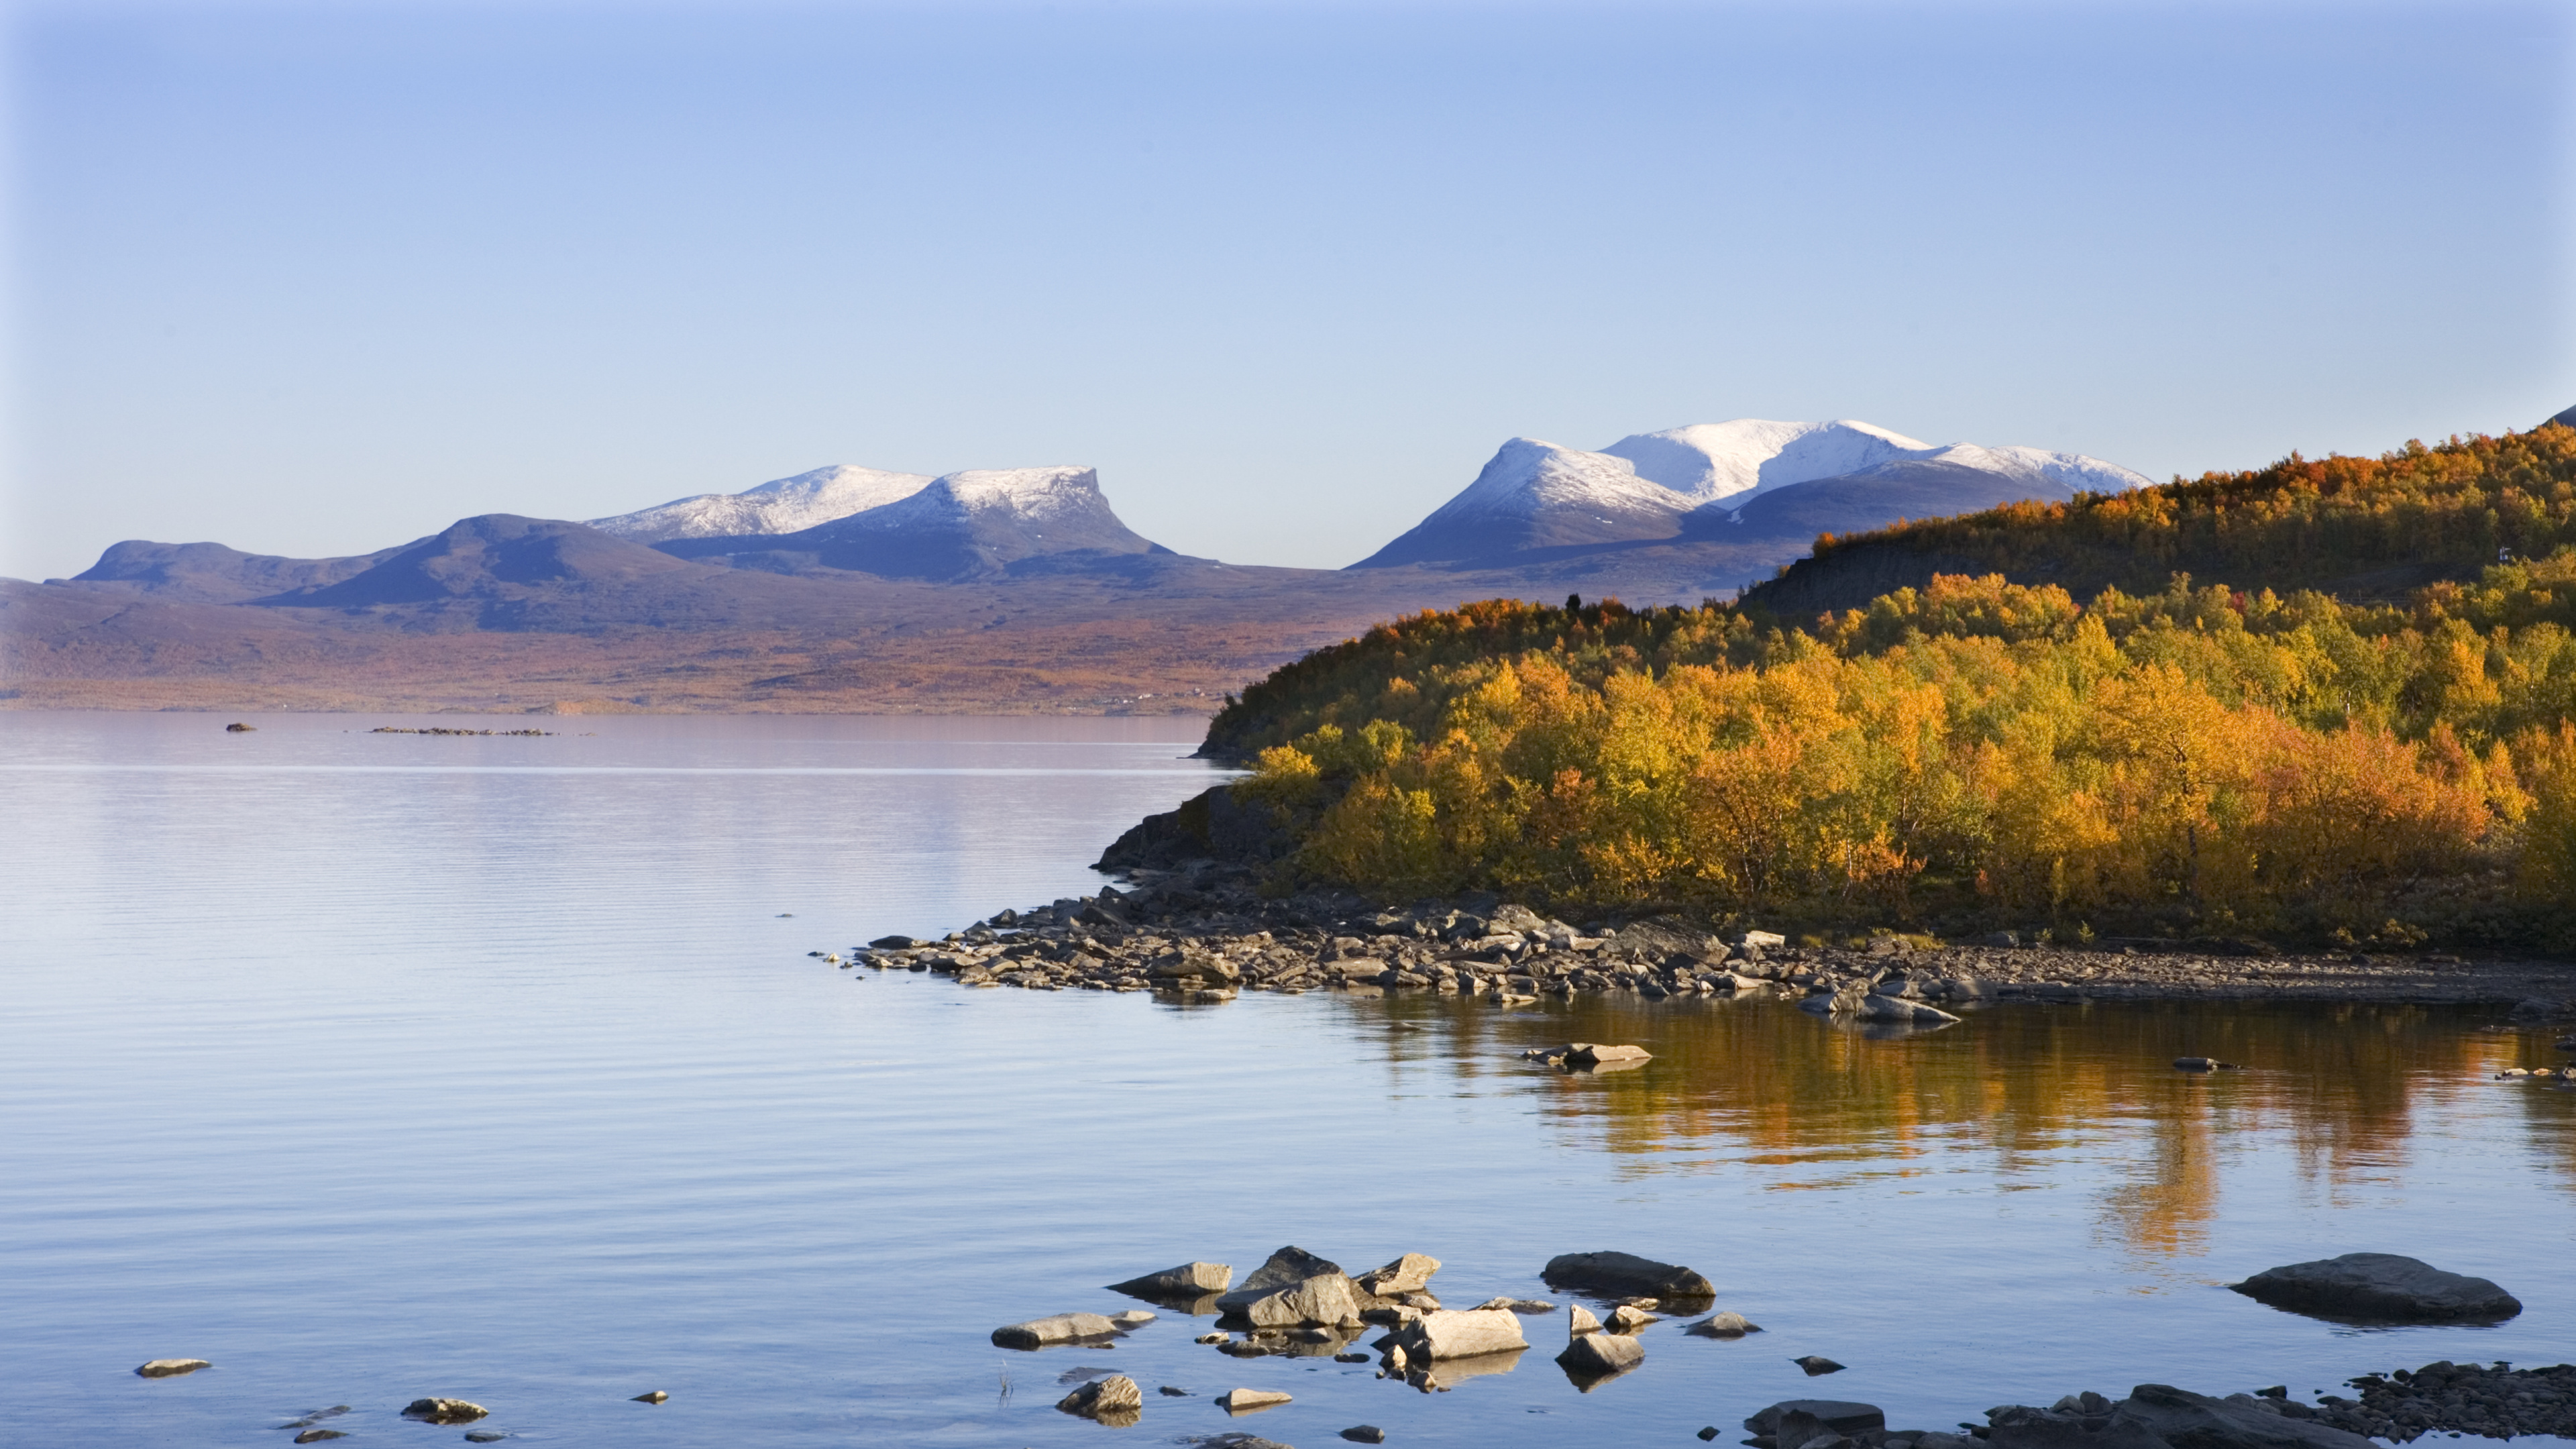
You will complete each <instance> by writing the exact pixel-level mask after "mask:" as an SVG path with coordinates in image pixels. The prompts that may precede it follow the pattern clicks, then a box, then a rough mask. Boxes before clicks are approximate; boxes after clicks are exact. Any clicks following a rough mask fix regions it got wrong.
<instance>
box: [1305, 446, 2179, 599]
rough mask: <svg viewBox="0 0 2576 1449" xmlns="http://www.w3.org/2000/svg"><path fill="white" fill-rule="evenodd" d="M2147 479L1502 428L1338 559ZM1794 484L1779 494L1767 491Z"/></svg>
mask: <svg viewBox="0 0 2576 1449" xmlns="http://www.w3.org/2000/svg"><path fill="white" fill-rule="evenodd" d="M2149 481H2150V480H2149V479H2148V478H2146V477H2145V475H2143V474H2139V473H2135V472H2132V471H2130V470H2129V469H2126V468H2123V467H2120V466H2119V465H2117V464H2114V463H2106V462H2104V461H2102V460H2101V459H2098V458H2092V457H2087V456H2085V455H2084V454H2081V453H2063V452H2051V451H2048V450H2045V449H2040V448H2028V447H1985V446H1981V445H1978V444H1975V443H1953V444H1950V445H1948V446H1935V445H1933V444H1930V443H1925V442H1921V441H1918V440H1917V439H1914V438H1909V437H1906V436H1905V435H1904V434H1901V433H1896V432H1892V431H1890V430H1888V429H1886V428H1882V427H1879V426H1877V425H1876V424H1872V423H1864V422H1859V421H1855V420H1851V419H1841V420H1837V421H1833V422H1824V423H1797V422H1773V421H1770V420H1767V419H1760V418H1739V419H1737V420H1735V421H1733V422H1725V423H1698V424H1693V425H1691V426H1689V427H1682V428H1672V429H1667V430H1666V431H1663V432H1659V433H1638V434H1633V435H1631V436H1629V437H1625V438H1622V439H1620V440H1619V441H1618V442H1616V443H1613V444H1611V445H1610V446H1609V447H1607V448H1604V449H1602V450H1601V451H1599V452H1597V453H1587V452H1582V451H1580V450H1577V449H1573V448H1566V447H1562V446H1559V445H1557V444H1555V443H1549V442H1544V441H1541V440H1539V439H1535V438H1514V439H1512V440H1511V441H1509V442H1507V443H1505V444H1504V445H1503V447H1502V449H1501V451H1499V452H1497V453H1496V454H1495V455H1494V457H1493V460H1492V461H1491V462H1489V463H1487V464H1486V465H1485V467H1484V470H1483V471H1482V472H1480V473H1479V474H1478V475H1477V477H1476V481H1475V482H1474V483H1471V484H1469V485H1468V486H1467V487H1466V488H1465V489H1464V490H1462V491H1461V492H1459V493H1458V494H1457V496H1455V497H1453V498H1451V499H1450V500H1449V501H1448V502H1446V503H1444V504H1442V505H1441V506H1440V507H1439V508H1438V509H1436V510H1434V511H1433V512H1432V514H1431V515H1430V516H1429V517H1427V518H1425V519H1424V520H1423V521H1422V522H1421V523H1419V524H1416V525H1415V526H1414V527H1413V528H1411V529H1409V530H1407V531H1406V532H1405V533H1404V534H1402V535H1400V536H1399V537H1397V538H1396V539H1395V540H1394V541H1393V542H1391V543H1389V544H1387V545H1386V546H1385V547H1384V548H1381V549H1379V550H1378V551H1377V552H1376V553H1374V554H1371V555H1369V556H1368V557H1367V558H1365V559H1362V560H1361V561H1360V562H1359V563H1357V564H1354V565H1352V567H1354V568H1389V567H1395V566H1398V565H1404V564H1428V565H1434V566H1440V567H1450V568H1476V569H1491V568H1502V567H1509V566H1510V565H1511V564H1512V562H1513V561H1514V560H1515V559H1527V558H1533V557H1541V556H1543V557H1548V558H1552V559H1562V558H1564V557H1566V556H1568V552H1569V550H1570V549H1574V548H1582V547H1590V548H1600V549H1620V548H1633V547H1634V546H1635V545H1636V544H1637V543H1639V542H1641V541H1650V540H1664V539H1670V540H1676V541H1679V542H1684V543H1688V542H1702V541H1705V542H1730V543H1743V542H1750V541H1752V540H1754V539H1757V538H1759V539H1772V538H1790V537H1794V536H1798V535H1799V533H1800V530H1804V534H1803V536H1804V537H1806V538H1813V537H1815V536H1817V535H1818V534H1822V533H1842V532H1857V531H1864V530H1867V529H1872V528H1881V527H1885V526H1886V525H1888V524H1891V523H1894V522H1896V521H1898V520H1899V519H1904V518H1921V517H1930V516H1935V515H1936V514H1942V513H1953V512H1959V511H1963V510H1971V509H1978V508H1988V507H1992V506H1994V505H1996V504H1999V503H2007V502H2016V501H2020V500H2022V499H2028V498H2047V499H2057V500H2063V499H2066V498H2071V497H2073V496H2074V495H2075V494H2077V493H2079V492H2117V491H2124V490H2126V489H2130V488H2135V487H2138V486H2141V485H2143V484H2146V483H2147V482H2149ZM1799 490H1806V491H1805V492H1804V493H1803V494H1802V495H1801V496H1799V497H1797V498H1796V499H1795V500H1794V501H1782V502H1776V503H1775V502H1772V501H1771V500H1774V499H1783V500H1785V499H1786V498H1787V495H1790V494H1793V493H1798V492H1799ZM1786 561H1787V560H1786V559H1781V560H1778V561H1777V562H1786ZM1764 572H1767V569H1765V570H1764ZM1754 577H1760V574H1756V575H1754ZM1735 582H1751V579H1749V578H1748V579H1744V580H1741V581H1735ZM1730 586H1732V584H1731V585H1730Z"/></svg>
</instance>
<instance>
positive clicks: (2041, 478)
mask: <svg viewBox="0 0 2576 1449" xmlns="http://www.w3.org/2000/svg"><path fill="white" fill-rule="evenodd" d="M1924 461H1925V462H1930V463H1956V464H1959V465H1960V466H1962V467H1967V468H1976V469H1981V470H1983V471H1985V472H1988V473H2000V474H2003V475H2004V476H2006V477H2010V478H2020V479H2025V480H2027V481H2029V482H2032V483H2035V484H2036V483H2051V484H2055V485H2057V486H2058V487H2060V488H2063V489H2065V490H2067V491H2069V492H2075V493H2125V492H2127V491H2128V490H2129V489H2132V488H2144V487H2146V486H2147V485H2149V484H2151V483H2153V482H2154V481H2155V480H2154V479H2152V478H2150V477H2148V476H2147V475H2146V474H2144V473H2139V472H2133V471H2132V470H2130V469H2127V468H2123V467H2121V466H2120V465H2119V464H2117V463H2106V462H2103V461H2102V460H2101V459H2099V458H2088V457H2086V456H2085V455H2084V454H2082V453H2052V452H2050V451H2048V450H2047V449H2045V448H2021V447H2001V448H1987V447H1980V446H1979V445H1977V444H1975V443H1953V444H1951V445H1950V446H1949V447H1946V448H1940V449H1936V450H1935V451H1933V452H1932V453H1930V454H1929V455H1927V456H1926V457H1925V459H1924Z"/></svg>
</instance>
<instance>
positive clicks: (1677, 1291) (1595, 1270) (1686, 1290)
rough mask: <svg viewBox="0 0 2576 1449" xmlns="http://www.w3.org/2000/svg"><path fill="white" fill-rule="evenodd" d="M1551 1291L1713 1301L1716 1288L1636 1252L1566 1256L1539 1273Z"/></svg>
mask: <svg viewBox="0 0 2576 1449" xmlns="http://www.w3.org/2000/svg"><path fill="white" fill-rule="evenodd" d="M1539 1276H1541V1277H1543V1278H1545V1279H1546V1280H1547V1284H1548V1286H1549V1287H1551V1288H1566V1289H1580V1290H1582V1291H1585V1292H1590V1293H1607V1294H1616V1295H1629V1294H1635V1295H1638V1296H1642V1297H1648V1298H1714V1297H1716V1296H1717V1285H1716V1284H1714V1283H1711V1282H1709V1281H1708V1280H1707V1279H1706V1278H1703V1277H1701V1276H1700V1275H1699V1274H1697V1273H1694V1272H1692V1271H1691V1270H1690V1269H1688V1268H1684V1267H1681V1266H1678V1265H1676V1264H1672V1263H1658V1262H1656V1261H1655V1260H1653V1259H1652V1258H1640V1257H1638V1256H1637V1255H1635V1254H1634V1253H1565V1254H1560V1255H1559V1256H1557V1257H1554V1258H1550V1259H1548V1260H1547V1267H1546V1268H1545V1269H1544V1270H1543V1271H1542V1272H1541V1273H1540V1275H1539Z"/></svg>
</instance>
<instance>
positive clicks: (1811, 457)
mask: <svg viewBox="0 0 2576 1449" xmlns="http://www.w3.org/2000/svg"><path fill="white" fill-rule="evenodd" d="M1601 451H1602V452H1604V453H1607V454H1609V455H1611V456H1612V457H1616V458H1625V459H1627V460H1629V462H1631V463H1633V464H1634V465H1635V466H1636V469H1637V472H1638V474H1639V476H1641V477H1645V478H1649V479H1652V480H1653V481H1655V482H1657V483H1660V484H1662V485H1663V486H1664V487H1666V488H1670V489H1672V490H1674V491H1675V492H1678V493H1685V494H1688V495H1690V496H1691V497H1692V498H1693V499H1695V500H1697V501H1699V502H1702V503H1708V502H1714V501H1716V500H1717V499H1720V498H1732V499H1735V500H1737V501H1738V502H1743V501H1748V500H1749V499H1751V497H1752V496H1753V495H1754V494H1756V493H1761V492H1767V491H1768V490H1770V489H1773V488H1785V487H1787V486H1788V485H1790V484H1792V483H1807V482H1812V481H1814V480H1815V479H1818V478H1835V477H1840V476H1841V475H1843V474H1845V473H1857V472H1859V471H1861V470H1862V469H1864V468H1871V467H1875V466H1877V465H1878V464H1881V463H1886V462H1891V461H1893V460H1895V459H1898V458H1903V457H1926V456H1929V455H1930V454H1932V453H1935V452H1937V451H1939V450H1938V449H1936V448H1934V447H1933V446H1932V445H1931V444H1929V443H1925V442H1921V441H1918V440H1917V439H1914V438H1909V437H1907V436H1905V435H1904V434H1902V433H1896V432H1890V431H1889V430H1888V429H1886V428H1882V427H1879V426H1878V425H1877V424H1875V423H1864V422H1858V421H1855V420H1853V419H1850V418H1843V419H1838V420H1836V421H1834V422H1829V423H1784V422H1773V421H1770V420H1769V419H1766V418H1738V419H1736V420H1735V421H1733V422H1727V423H1693V424H1691V425H1690V426H1688V427H1680V428H1667V429H1665V430H1664V431H1662V432H1660V433H1635V434H1632V435H1630V436H1628V437H1625V438H1621V439H1620V440H1619V441H1617V442H1615V443H1612V444H1611V445H1610V446H1609V447H1606V448H1604V449H1602V450H1601Z"/></svg>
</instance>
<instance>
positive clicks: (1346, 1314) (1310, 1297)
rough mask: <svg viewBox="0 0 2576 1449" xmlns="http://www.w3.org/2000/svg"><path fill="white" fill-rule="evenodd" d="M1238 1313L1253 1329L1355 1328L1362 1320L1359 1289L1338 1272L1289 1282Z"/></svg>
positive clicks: (1255, 1300)
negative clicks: (1350, 1326)
mask: <svg viewBox="0 0 2576 1449" xmlns="http://www.w3.org/2000/svg"><path fill="white" fill-rule="evenodd" d="M1238 1311H1240V1312H1241V1313H1242V1314H1243V1316H1244V1317H1246V1318H1248V1319H1250V1320H1252V1325H1253V1327H1255V1328H1297V1327H1302V1326H1304V1325H1307V1324H1354V1325H1356V1324H1358V1323H1359V1322H1360V1321H1361V1320H1360V1311H1361V1309H1360V1293H1359V1290H1358V1289H1356V1288H1354V1287H1352V1286H1351V1280H1350V1279H1348V1278H1345V1277H1343V1276H1342V1275H1341V1274H1340V1273H1339V1272H1338V1271H1337V1272H1331V1273H1318V1274H1316V1275H1315V1276H1314V1277H1312V1278H1307V1279H1304V1280H1302V1281H1300V1282H1296V1283H1291V1284H1289V1285H1288V1286H1287V1287H1285V1288H1281V1289H1280V1290H1278V1291H1277V1292H1275V1293H1270V1294H1266V1295H1264V1296H1262V1297H1259V1298H1256V1299H1254V1300H1252V1301H1251V1302H1250V1303H1247V1304H1245V1305H1244V1306H1243V1307H1242V1308H1241V1309H1240V1310H1238Z"/></svg>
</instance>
